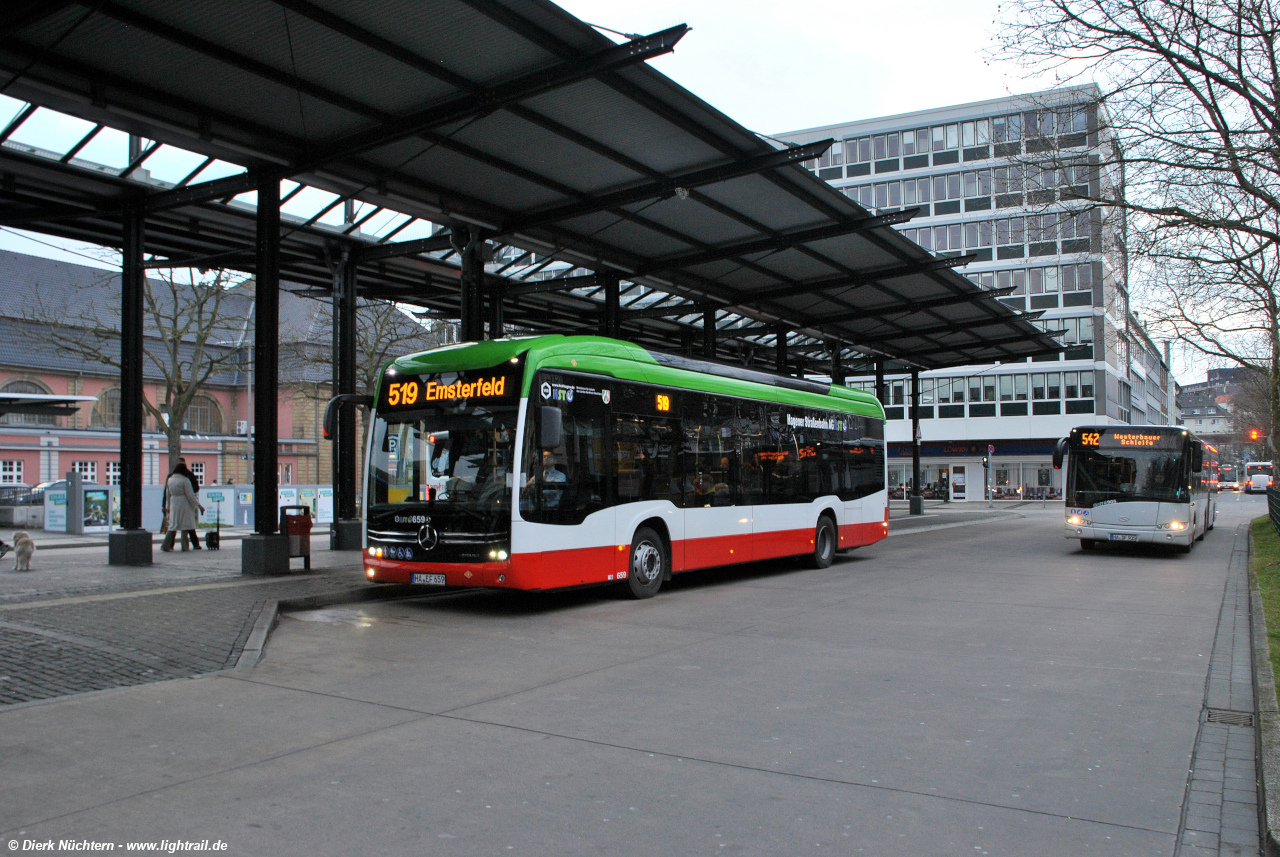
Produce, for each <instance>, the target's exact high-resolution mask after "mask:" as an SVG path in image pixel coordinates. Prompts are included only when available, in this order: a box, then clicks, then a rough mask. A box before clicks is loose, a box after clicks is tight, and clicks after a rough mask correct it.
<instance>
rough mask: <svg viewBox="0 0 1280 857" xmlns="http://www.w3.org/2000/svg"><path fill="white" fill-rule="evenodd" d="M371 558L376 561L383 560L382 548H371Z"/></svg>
mask: <svg viewBox="0 0 1280 857" xmlns="http://www.w3.org/2000/svg"><path fill="white" fill-rule="evenodd" d="M369 556H371V557H373V558H374V559H382V548H369Z"/></svg>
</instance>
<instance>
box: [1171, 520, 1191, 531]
mask: <svg viewBox="0 0 1280 857" xmlns="http://www.w3.org/2000/svg"><path fill="white" fill-rule="evenodd" d="M1186 528H1187V525H1186V524H1184V523H1183V522H1182V521H1170V522H1169V529H1171V530H1185V529H1186Z"/></svg>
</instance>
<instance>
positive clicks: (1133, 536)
mask: <svg viewBox="0 0 1280 857" xmlns="http://www.w3.org/2000/svg"><path fill="white" fill-rule="evenodd" d="M1137 540H1138V534H1137V533H1111V541H1113V542H1136V541H1137Z"/></svg>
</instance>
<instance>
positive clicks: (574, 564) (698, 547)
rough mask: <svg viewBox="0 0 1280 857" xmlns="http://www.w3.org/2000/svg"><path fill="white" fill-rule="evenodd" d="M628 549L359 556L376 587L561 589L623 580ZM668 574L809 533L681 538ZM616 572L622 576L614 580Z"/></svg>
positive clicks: (846, 534) (756, 554)
mask: <svg viewBox="0 0 1280 857" xmlns="http://www.w3.org/2000/svg"><path fill="white" fill-rule="evenodd" d="M838 529H839V536H840V544H839V547H840V548H841V549H843V548H853V547H861V546H862V545H869V544H872V543H874V542H878V541H880V540H881V539H883V538H884V537H885V535H887V533H888V525H887V524H886V523H885V522H881V521H874V522H871V523H866V524H845V525H843V526H841V527H839V528H838ZM629 548H630V545H621V546H618V545H606V546H603V547H589V548H572V549H569V550H560V551H546V552H543V553H518V554H513V555H512V556H511V558H510V559H509V560H507V561H506V562H477V563H443V562H400V561H397V560H389V559H373V558H370V557H366V558H365V568H368V569H373V572H374V574H373V577H372V579H373V580H375V581H378V582H379V583H409V582H410V579H411V578H410V575H412V574H414V573H423V572H425V573H429V574H443V575H444V576H445V584H446V585H448V586H493V587H502V588H512V589H562V588H565V587H569V586H582V585H584V584H589V583H607V582H609V581H610V580H624V579H625V572H626V570H627V565H628V562H629V561H630V558H631V556H630V550H629ZM671 548H672V550H671V553H672V568H673V570H674V571H677V572H680V571H692V570H694V569H700V568H712V567H714V566H718V565H733V564H736V563H741V562H752V561H754V560H762V559H775V558H778V557H787V556H800V555H803V554H808V553H811V552H812V551H813V530H811V529H808V528H805V529H798V530H778V531H776V532H771V533H755V534H753V535H750V536H746V535H742V536H715V537H711V538H705V539H682V540H679V541H676V542H675V543H673V544H672V546H671ZM619 574H621V575H622V576H621V577H619ZM499 578H501V579H499Z"/></svg>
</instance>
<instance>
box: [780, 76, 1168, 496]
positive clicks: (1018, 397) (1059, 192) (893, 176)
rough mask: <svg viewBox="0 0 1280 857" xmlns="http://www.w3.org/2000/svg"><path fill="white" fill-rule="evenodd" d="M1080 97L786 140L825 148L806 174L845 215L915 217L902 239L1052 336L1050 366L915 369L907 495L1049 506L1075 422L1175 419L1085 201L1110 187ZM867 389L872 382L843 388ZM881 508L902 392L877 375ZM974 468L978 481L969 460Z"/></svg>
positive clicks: (1160, 373)
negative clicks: (959, 261)
mask: <svg viewBox="0 0 1280 857" xmlns="http://www.w3.org/2000/svg"><path fill="white" fill-rule="evenodd" d="M1098 95H1099V93H1098V90H1097V89H1096V87H1093V86H1085V87H1076V88H1066V89H1059V90H1052V91H1047V92H1040V93H1033V94H1030V95H1025V96H1016V97H1009V98H1001V99H994V100H990V101H982V102H975V103H972V104H961V105H956V106H952V107H944V108H939V109H936V110H927V111H920V112H916V113H907V114H901V115H897V116H887V117H882V118H877V119H868V120H863V121H858V122H849V123H844V124H840V125H829V126H824V127H820V128H809V129H805V130H801V131H793V132H788V133H784V134H780V135H776V136H778V138H779V139H782V140H786V141H787V142H792V143H809V142H813V141H817V140H822V139H827V138H834V139H835V140H836V143H835V145H833V146H832V148H831V149H830V150H829V151H828V152H827V153H826V154H824V155H823V156H822V157H821V159H819V160H816V161H811V162H809V163H808V164H806V166H808V167H809V168H810V169H811V170H813V171H815V172H816V173H817V175H818V176H819V177H820V178H822V179H824V180H826V181H827V182H828V183H829V184H831V186H832V187H835V188H836V189H838V190H840V191H841V192H842V193H844V194H846V195H847V196H849V197H850V198H852V199H855V200H857V201H858V202H859V203H860V204H861V205H863V206H864V207H866V208H869V209H871V210H873V211H876V212H880V213H884V212H890V211H895V210H900V209H904V208H919V213H918V214H917V215H916V216H915V217H913V218H912V219H911V220H910V221H908V222H906V223H904V224H902V225H901V226H900V227H898V228H899V229H901V231H902V232H904V234H906V235H907V236H908V237H910V238H911V239H912V240H914V241H916V242H917V243H919V244H920V245H922V246H923V247H925V248H927V249H930V250H932V251H934V252H935V253H936V254H938V255H940V256H960V255H970V254H972V256H973V257H974V259H973V261H972V262H971V263H969V264H968V265H966V266H965V267H963V268H960V269H959V270H960V272H961V273H962V274H964V275H966V276H968V277H969V278H970V279H971V280H973V281H974V282H976V283H978V284H980V285H982V286H984V287H986V288H990V289H998V290H1002V291H1001V294H1002V297H1001V298H1000V299H1001V300H1002V301H1003V302H1004V303H1006V304H1008V305H1009V306H1011V307H1014V308H1016V309H1018V310H1023V311H1026V312H1034V313H1039V314H1040V315H1039V317H1038V318H1037V319H1036V321H1035V323H1036V324H1037V326H1040V327H1041V328H1043V329H1045V330H1052V331H1057V332H1060V334H1061V341H1062V342H1063V344H1064V345H1065V346H1066V350H1065V352H1064V353H1063V355H1062V356H1061V357H1057V358H1047V359H1037V360H1034V361H1027V360H1025V359H1023V360H1020V361H1010V362H1004V363H995V364H990V365H982V366H969V367H962V368H959V369H953V370H940V371H931V372H922V373H921V376H920V378H921V389H920V391H919V406H920V418H921V438H920V440H921V456H922V468H921V470H922V473H921V493H922V494H923V495H924V496H925V497H939V498H944V499H948V500H980V499H984V498H985V496H986V495H985V490H984V485H985V483H986V482H987V480H988V479H989V480H990V485H991V490H992V496H993V497H995V498H996V499H1057V498H1060V497H1061V496H1062V494H1061V492H1062V484H1061V473H1060V472H1058V471H1054V470H1053V468H1052V464H1051V455H1052V450H1053V445H1054V443H1055V442H1056V440H1057V439H1058V438H1061V437H1063V436H1065V435H1066V434H1068V433H1069V432H1070V430H1071V429H1072V428H1073V427H1074V426H1077V425H1083V424H1103V425H1106V424H1133V425H1143V424H1152V425H1163V424H1169V423H1171V422H1173V421H1174V420H1175V419H1176V411H1175V404H1174V403H1175V397H1176V388H1177V384H1176V381H1175V380H1174V378H1173V377H1172V375H1171V374H1170V372H1169V359H1168V356H1167V354H1165V353H1163V352H1162V349H1161V348H1159V347H1157V345H1156V343H1154V342H1152V341H1151V339H1150V338H1149V337H1148V336H1147V334H1146V332H1145V331H1144V330H1143V328H1142V326H1141V324H1139V322H1138V319H1137V317H1136V316H1135V315H1134V314H1133V312H1132V311H1131V309H1130V306H1129V291H1128V283H1127V271H1126V269H1127V264H1126V263H1127V257H1126V248H1125V242H1124V235H1123V231H1122V230H1121V229H1118V228H1114V227H1113V225H1112V224H1111V223H1109V222H1108V218H1106V217H1104V216H1103V212H1102V210H1100V209H1099V208H1097V207H1096V206H1095V205H1093V204H1090V203H1089V202H1088V201H1087V199H1088V198H1095V199H1096V198H1098V197H1100V196H1101V197H1106V196H1109V195H1113V194H1115V193H1117V192H1118V190H1117V188H1118V186H1119V184H1120V182H1119V180H1118V176H1117V175H1116V174H1115V173H1114V172H1113V171H1112V170H1111V169H1110V168H1108V167H1107V166H1106V165H1107V164H1108V163H1110V162H1111V161H1113V160H1114V157H1113V154H1112V152H1111V146H1112V143H1111V140H1110V138H1109V135H1108V133H1107V130H1106V117H1105V112H1104V111H1103V110H1102V108H1100V107H1099V106H1098ZM847 383H849V384H850V385H851V386H861V387H864V388H866V389H871V388H873V387H874V379H872V378H869V377H859V378H853V379H850V380H849V381H848V382H847ZM887 386H888V393H887V400H886V402H885V405H886V413H887V416H888V419H889V423H888V427H887V430H886V433H887V439H888V441H889V484H890V493H891V496H893V497H898V498H901V497H903V496H905V494H906V492H907V484H908V482H909V481H910V478H911V454H912V449H911V447H912V437H911V422H910V419H909V417H910V410H909V406H910V401H909V397H910V382H909V379H908V378H907V377H905V376H899V377H890V378H888V379H887ZM984 458H988V459H989V465H990V470H989V473H988V472H987V471H985V470H984V467H983V459H984Z"/></svg>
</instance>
